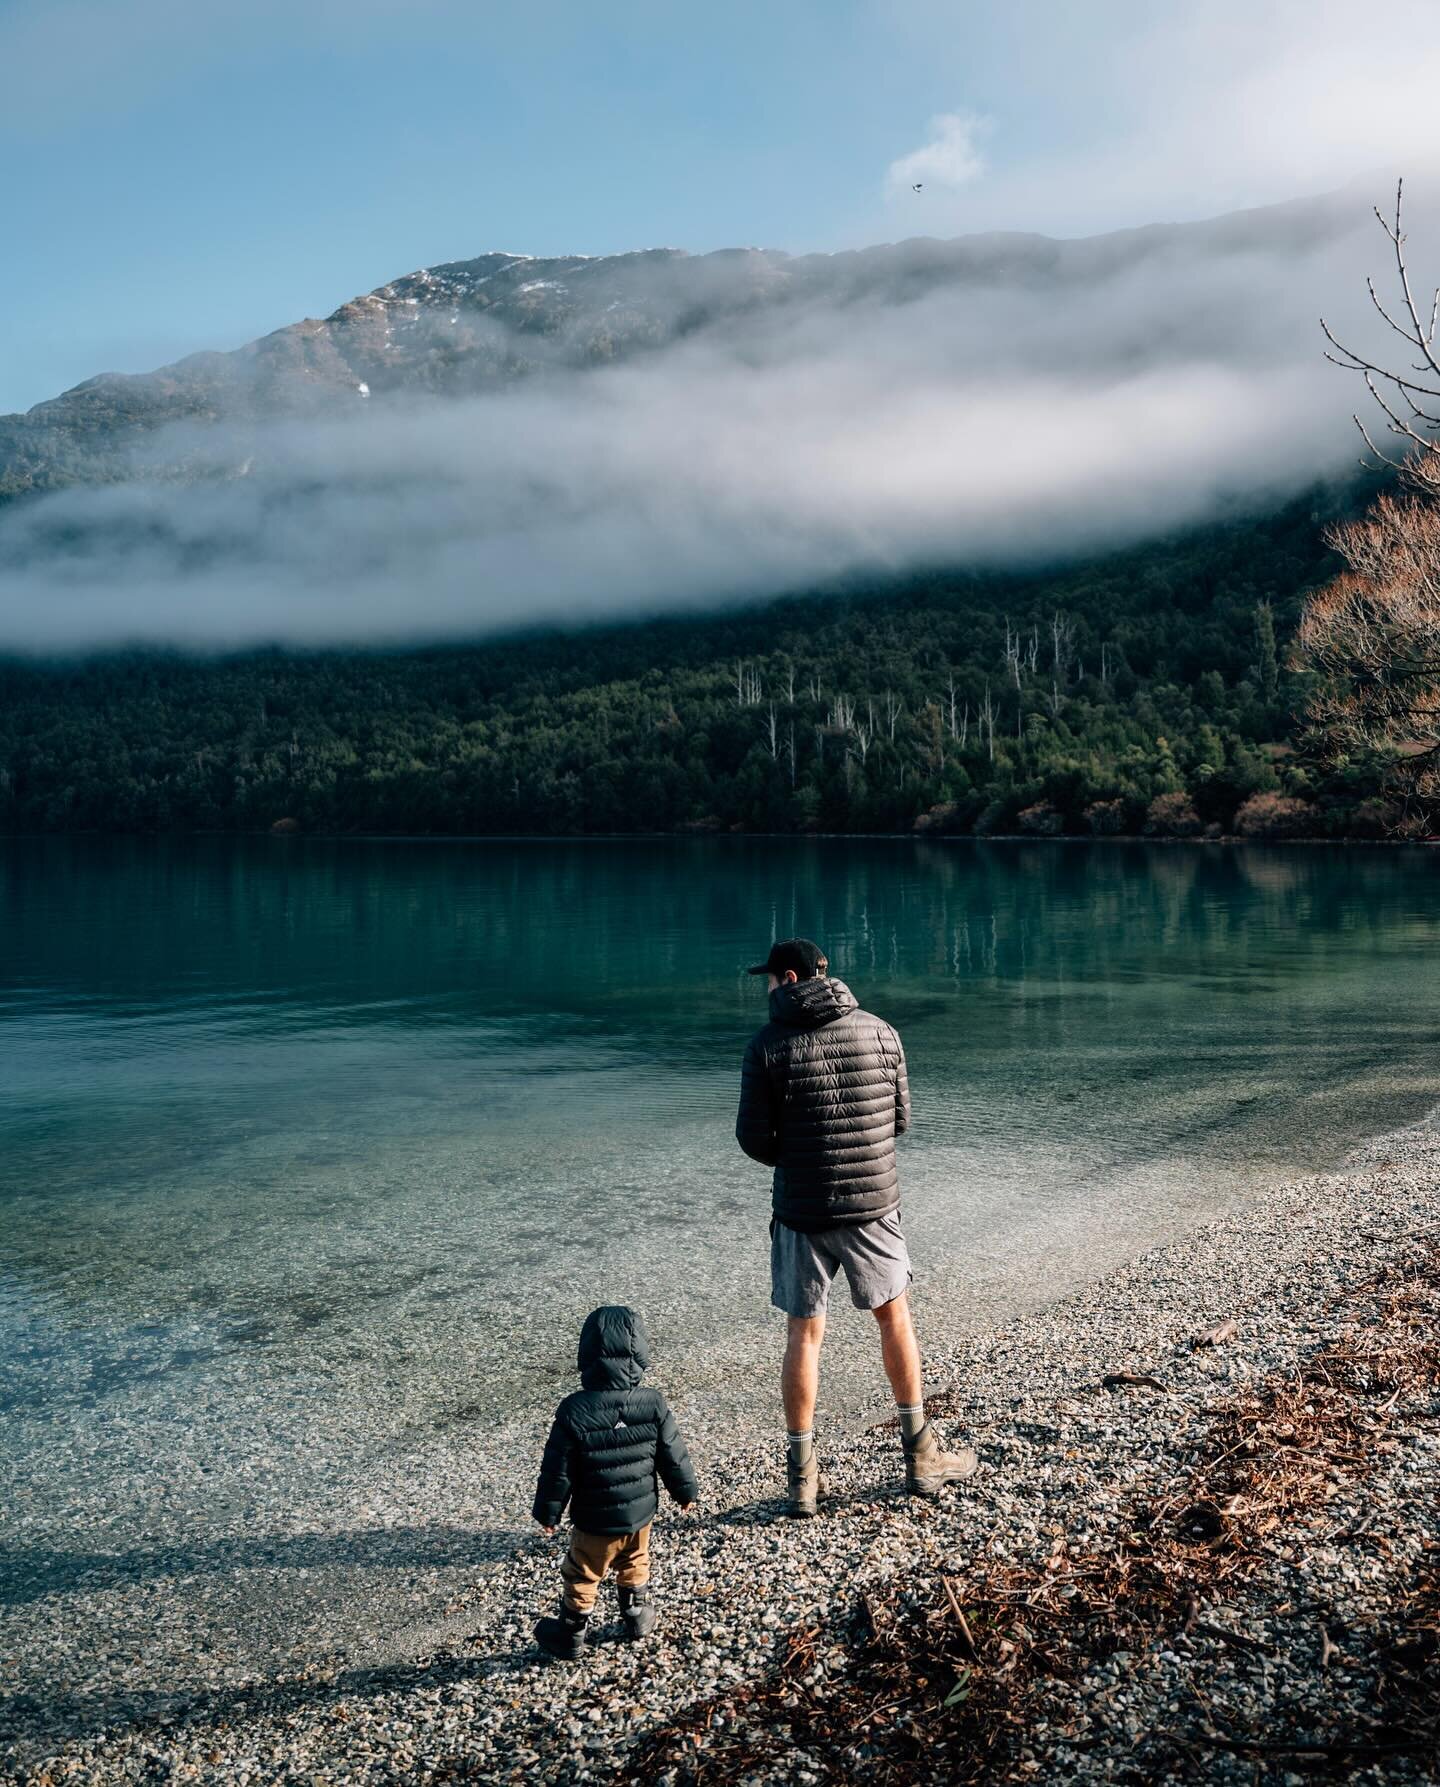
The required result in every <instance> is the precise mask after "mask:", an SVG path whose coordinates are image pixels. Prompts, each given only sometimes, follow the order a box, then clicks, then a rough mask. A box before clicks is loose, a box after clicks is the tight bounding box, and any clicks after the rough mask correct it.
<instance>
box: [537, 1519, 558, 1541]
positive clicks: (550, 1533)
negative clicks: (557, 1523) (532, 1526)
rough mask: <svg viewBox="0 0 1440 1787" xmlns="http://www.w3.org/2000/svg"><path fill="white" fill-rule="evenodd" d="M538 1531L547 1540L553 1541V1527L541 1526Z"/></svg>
mask: <svg viewBox="0 0 1440 1787" xmlns="http://www.w3.org/2000/svg"><path fill="white" fill-rule="evenodd" d="M537 1524H538V1522H537ZM540 1531H541V1532H542V1533H544V1535H545V1537H546V1538H547V1539H553V1538H554V1536H555V1528H554V1527H553V1526H542V1527H541V1528H540Z"/></svg>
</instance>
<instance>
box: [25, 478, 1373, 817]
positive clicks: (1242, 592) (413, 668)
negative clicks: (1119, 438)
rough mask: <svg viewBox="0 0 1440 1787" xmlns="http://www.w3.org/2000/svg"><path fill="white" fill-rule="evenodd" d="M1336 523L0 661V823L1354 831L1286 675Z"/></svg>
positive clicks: (1252, 525) (1281, 520)
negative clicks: (716, 599) (584, 625)
mask: <svg viewBox="0 0 1440 1787" xmlns="http://www.w3.org/2000/svg"><path fill="white" fill-rule="evenodd" d="M1335 508H1336V499H1334V498H1326V497H1319V496H1314V495H1312V496H1311V497H1309V498H1307V499H1306V500H1305V501H1303V502H1298V503H1295V504H1292V505H1290V506H1289V507H1288V508H1286V509H1284V510H1283V511H1281V512H1280V513H1278V514H1276V515H1274V516H1272V517H1269V518H1267V519H1264V520H1251V521H1246V522H1234V523H1230V524H1226V525H1217V526H1212V527H1209V528H1207V529H1204V530H1202V531H1198V532H1195V533H1193V534H1191V535H1188V536H1186V537H1183V538H1180V539H1177V540H1173V541H1171V542H1168V543H1165V544H1162V545H1158V546H1149V547H1146V548H1144V549H1142V550H1134V551H1130V552H1126V553H1124V554H1120V555H1115V556H1110V557H1106V558H1101V559H1096V560H1092V561H1090V562H1087V563H1084V564H1080V565H1072V566H1069V567H1066V568H1064V569H1060V570H1057V571H1054V572H1052V573H1048V574H1044V575H1040V574H1034V575H1028V576H1025V577H1016V576H1007V577H999V576H992V577H981V576H963V575H958V576H957V575H949V576H947V575H941V574H938V573H937V574H934V575H929V576H912V577H909V578H907V579H906V580H905V581H904V582H903V583H901V584H898V585H894V586H891V587H887V588H883V589H877V588H868V589H863V590H862V589H851V590H845V591H843V592H834V591H832V592H828V593H820V594H816V595H813V596H809V597H806V598H803V599H802V598H794V599H789V600H786V601H784V602H780V603H777V604H773V605H771V606H768V607H763V608H751V609H746V610H744V611H742V612H737V613H731V614H728V615H725V616H721V617H713V616H712V617H707V618H700V619H693V618H692V619H667V620H661V621H654V622H650V623H645V624H638V623H637V624H632V625H628V626H623V627H612V628H607V629H605V630H595V631H588V632H580V633H575V634H569V635H558V634H556V635H544V636H533V635H532V636H527V637H520V636H515V637H511V638H508V639H505V640H502V641H499V642H492V643H487V644H484V645H476V646H471V647H447V648H444V649H439V648H435V649H426V650H415V651H406V652H402V651H387V652H384V653H362V652H356V651H344V652H341V651H330V652H317V653H313V654H308V655H297V654H293V653H284V654H282V653H280V652H256V653H249V654H246V655H244V656H238V657H230V658H219V659H216V658H211V659H196V658H187V657H185V656H181V655H161V654H155V653H145V654H129V655H121V656H109V657H103V658H92V659H89V660H86V661H76V662H73V663H68V664H59V663H55V664H40V663H36V662H27V661H24V660H19V659H12V660H9V661H7V662H5V663H3V665H0V697H3V708H0V826H3V828H4V829H5V830H7V831H11V832H16V831H53V830H76V829H101V830H141V831H149V830H162V831H169V830H178V831H193V830H233V831H252V830H263V829H268V828H271V827H274V826H276V825H277V824H279V825H280V826H281V827H282V829H291V828H293V827H298V828H300V829H302V830H304V831H306V832H414V833H539V834H573V833H587V832H588V833H601V832H636V831H641V832H653V831H659V832H666V831H677V830H691V831H694V830H745V831H804V830H823V831H860V832H873V831H881V832H889V831H910V830H912V829H917V828H918V829H920V830H931V831H937V832H971V831H973V832H980V833H995V832H1008V831H1027V832H1034V833H1037V834H1047V833H1058V832H1065V833H1076V834H1089V833H1097V834H1105V833H1132V834H1133V833H1144V832H1148V833H1150V834H1151V835H1155V834H1168V835H1194V834H1196V833H1198V832H1201V831H1202V830H1204V829H1206V828H1209V829H1211V830H1212V831H1225V832H1230V831H1234V830H1239V831H1240V832H1242V833H1248V834H1252V835H1272V836H1274V835H1280V836H1284V835H1339V834H1352V835H1361V836H1366V835H1372V836H1373V835H1376V834H1378V833H1380V832H1382V831H1383V830H1385V829H1386V826H1387V815H1386V813H1385V810H1384V808H1383V805H1382V803H1381V802H1380V800H1379V799H1378V798H1377V797H1376V789H1377V787H1378V782H1377V780H1376V778H1375V776H1374V774H1373V766H1367V765H1364V764H1355V765H1352V766H1351V767H1350V768H1349V770H1348V771H1346V772H1344V773H1342V774H1341V775H1339V776H1336V775H1335V774H1334V773H1331V774H1328V775H1322V773H1321V772H1320V771H1318V770H1317V769H1316V768H1315V767H1313V766H1312V765H1311V764H1310V763H1309V762H1308V761H1307V758H1306V755H1305V752H1304V748H1303V738H1302V737H1301V736H1300V731H1299V727H1298V723H1297V720H1296V717H1295V714H1296V706H1297V701H1298V699H1299V696H1300V694H1301V691H1300V689H1299V688H1298V687H1297V686H1296V681H1295V679H1294V678H1292V677H1291V676H1290V675H1289V674H1288V673H1287V671H1286V668H1285V655H1286V644H1287V641H1288V638H1289V636H1290V634H1291V632H1292V630H1293V627H1294V624H1295V620H1296V617H1297V615H1298V611H1299V606H1300V602H1301V599H1302V597H1303V595H1304V593H1305V592H1306V591H1307V590H1308V589H1310V588H1312V587H1314V586H1315V585H1316V584H1317V583H1318V582H1320V581H1321V580H1323V579H1324V578H1325V577H1326V576H1327V575H1328V574H1329V571H1330V570H1331V563H1330V559H1329V555H1328V553H1327V550H1326V548H1325V546H1324V543H1323V539H1322V528H1323V524H1324V522H1325V520H1326V519H1327V518H1328V517H1329V516H1330V515H1332V514H1333V513H1334V512H1335Z"/></svg>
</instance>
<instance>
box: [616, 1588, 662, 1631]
mask: <svg viewBox="0 0 1440 1787" xmlns="http://www.w3.org/2000/svg"><path fill="white" fill-rule="evenodd" d="M616 1592H617V1594H618V1595H619V1596H620V1617H621V1619H623V1620H624V1622H625V1636H626V1637H627V1638H628V1639H629V1640H630V1642H631V1643H632V1644H633V1643H634V1642H635V1640H636V1639H637V1638H648V1637H649V1635H650V1634H651V1633H652V1632H653V1631H654V1630H655V1609H654V1607H653V1606H651V1604H650V1590H649V1587H648V1586H647V1587H645V1588H622V1589H618V1590H617V1591H616Z"/></svg>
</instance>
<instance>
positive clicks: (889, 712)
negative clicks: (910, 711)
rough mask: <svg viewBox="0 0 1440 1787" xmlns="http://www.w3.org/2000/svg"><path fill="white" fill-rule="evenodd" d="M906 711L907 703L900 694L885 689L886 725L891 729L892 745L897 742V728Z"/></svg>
mask: <svg viewBox="0 0 1440 1787" xmlns="http://www.w3.org/2000/svg"><path fill="white" fill-rule="evenodd" d="M904 711H905V703H904V702H903V701H902V700H901V699H900V697H899V696H898V695H896V694H894V693H893V692H892V691H891V690H889V689H887V690H886V691H885V725H886V728H887V730H888V731H889V734H890V742H891V744H892V745H893V744H894V742H895V728H896V726H897V725H898V724H899V721H900V716H901V714H903V713H904Z"/></svg>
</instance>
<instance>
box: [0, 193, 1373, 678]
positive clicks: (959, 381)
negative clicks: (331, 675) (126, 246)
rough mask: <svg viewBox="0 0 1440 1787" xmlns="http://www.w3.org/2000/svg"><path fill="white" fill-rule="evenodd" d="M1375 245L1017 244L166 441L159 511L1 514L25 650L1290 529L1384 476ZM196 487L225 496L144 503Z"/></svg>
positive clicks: (448, 613) (1303, 233)
mask: <svg viewBox="0 0 1440 1787" xmlns="http://www.w3.org/2000/svg"><path fill="white" fill-rule="evenodd" d="M1287 218H1288V221H1287ZM1364 223H1365V219H1364V213H1363V207H1361V206H1358V205H1356V206H1350V205H1347V206H1345V207H1343V209H1342V210H1341V211H1340V212H1338V213H1335V214H1331V213H1328V212H1326V213H1324V214H1321V213H1318V212H1313V211H1306V212H1304V213H1297V214H1295V215H1293V216H1291V215H1290V214H1286V213H1281V214H1277V218H1276V219H1271V220H1262V222H1261V223H1260V224H1258V225H1256V226H1254V227H1250V226H1242V225H1241V224H1239V223H1235V222H1233V221H1232V222H1231V223H1230V224H1227V225H1225V226H1222V227H1219V228H1217V229H1215V230H1212V231H1210V232H1208V233H1207V232H1201V233H1199V234H1198V235H1196V234H1190V233H1187V232H1184V231H1178V232H1171V233H1163V232H1162V233H1160V234H1158V235H1150V236H1144V237H1142V238H1140V239H1138V240H1134V241H1128V242H1120V243H1118V244H1117V243H1115V242H1112V243H1109V244H1105V243H1093V244H1086V243H1080V244H1073V245H1071V254H1070V258H1069V259H1065V260H1062V261H1057V262H1056V264H1055V266H1054V267H1051V265H1050V261H1049V259H1048V258H1047V257H1049V256H1050V255H1051V252H1052V250H1053V251H1055V253H1056V254H1058V252H1059V251H1058V249H1057V247H1056V245H1053V244H1052V245H1048V246H1047V245H1044V244H1041V245H1039V246H1036V245H1034V244H1031V245H1029V246H1028V247H1024V246H1022V247H1017V248H1015V249H1014V251H1013V256H1012V252H1011V250H1010V249H1009V248H1008V247H1006V246H1004V245H1002V248H1001V249H999V250H996V252H995V255H994V257H992V258H991V259H989V260H986V261H982V262H980V263H977V266H978V270H975V271H972V273H971V275H969V276H967V277H963V278H961V277H956V278H953V279H950V280H948V281H947V282H945V283H943V284H941V285H940V286H938V287H934V286H932V287H931V288H929V289H925V290H924V291H923V293H922V295H920V296H918V297H915V296H911V295H910V291H911V287H910V286H909V285H908V284H907V281H906V279H905V278H903V277H898V276H897V278H896V280H895V281H893V282H892V285H891V286H890V287H887V289H886V290H885V292H884V294H883V295H878V296H877V295H874V294H871V295H869V296H867V297H864V298H863V299H862V300H859V301H851V302H846V303H835V302H828V301H827V302H811V303H806V304H803V305H795V306H790V307H786V306H784V305H780V306H777V307H775V308H774V309H771V310H762V311H751V312H748V313H747V314H746V315H745V316H744V317H743V318H742V319H741V320H739V321H736V320H734V319H733V318H732V320H731V321H730V322H729V323H727V324H725V325H724V326H719V325H717V326H714V327H712V328H710V329H708V330H702V331H700V332H698V333H695V334H692V335H690V336H689V337H687V338H686V339H684V340H682V341H680V342H678V343H675V344H673V345H671V346H669V347H667V348H663V349H661V350H659V351H656V352H654V353H653V354H651V355H649V356H648V357H645V358H641V359H635V360H633V361H631V362H629V363H627V364H622V365H618V366H614V367H611V368H608V369H605V370H603V371H586V372H578V371H573V370H565V369H563V368H560V367H554V368H552V369H550V370H548V371H545V372H543V373H541V374H539V375H538V376H536V377H535V378H534V379H533V380H531V381H530V382H528V383H522V384H520V385H517V386H514V387H512V388H510V389H507V390H504V391H502V392H501V393H499V394H497V395H491V396H483V397H473V398H467V399H463V400H450V401H442V400H436V399H432V400H428V401H425V402H409V403H401V402H397V401H395V400H394V399H388V400H386V399H381V398H378V397H377V398H373V399H372V400H371V401H369V402H368V403H366V402H362V401H358V400H357V401H356V403H355V405H354V408H353V411H350V412H348V413H346V414H345V415H343V416H339V417H332V418H329V419H324V420H316V421H295V420H292V421H288V422H284V423H275V424H271V425H264V424H261V425H253V426H248V427H246V428H244V429H243V430H242V429H239V428H226V427H211V428H208V429H199V428H192V429H180V430H171V431H167V432H166V433H165V434H163V435H161V436H157V437H152V439H151V441H150V443H149V444H148V446H147V448H146V449H145V456H144V461H143V462H142V461H139V460H137V464H136V467H135V470H136V472H137V474H142V475H138V476H137V478H136V479H135V480H134V481H132V482H128V483H121V484H117V485H113V486H110V487H107V488H105V489H85V490H71V491H67V492H63V493H60V494H57V495H54V496H50V497H47V498H44V499H40V500H36V501H30V502H25V503H20V504H16V505H14V506H12V507H11V508H10V509H9V510H8V511H6V512H4V513H0V587H3V592H4V598H3V607H0V644H3V645H4V646H6V647H10V648H17V647H18V648H22V649H40V650H49V649H69V648H76V649H81V648H90V647H95V646H108V645H119V644H123V643H133V642H142V641H171V642H181V643H186V644H191V645H195V646H202V647H233V646H241V645H247V644H253V643H258V642H261V641H271V640H274V641H283V642H289V643H322V642H328V641H334V642H346V641H348V642H361V641H364V642H371V641H382V640H383V641H400V640H419V639H437V638H458V637H479V636H483V635H486V634H489V633H493V632H495V631H497V630H501V629H506V628H512V627H515V626H517V625H525V624H530V623H534V622H545V621H554V622H559V623H569V622H574V621H581V620H592V619H597V618H606V617H615V616H622V615H628V616H634V615H644V614H650V613H658V612H674V611H677V610H681V609H684V608H687V607H691V608H693V607H699V606H704V605H714V604H721V603H726V602H732V601H735V600H738V599H743V598H747V597H756V596H761V595H768V594H771V593H775V592H779V591H783V590H790V589H803V588H806V587H813V586H814V585H816V584H818V583H821V582H823V581H825V580H827V579H831V578H835V577H838V576H842V575H846V574H853V573H859V574H872V573H873V574H888V573H890V572H893V571H897V570H901V569H904V568H906V567H913V566H918V565H933V566H956V565H967V566H983V565H1026V564H1034V563H1037V562H1041V561H1053V560H1055V559H1057V558H1059V557H1063V556H1065V555H1067V554H1074V553H1080V552H1087V551H1091V550H1094V549H1099V548H1105V547H1109V546H1113V545H1117V544H1123V543H1126V542H1130V541H1135V540H1139V539H1142V538H1145V537H1148V536H1151V535H1155V534H1158V533H1161V532H1163V531H1165V530H1167V529H1171V528H1174V527H1177V526H1181V525H1184V524H1187V523H1191V522H1197V521H1201V520H1203V519H1205V518H1206V517H1208V516H1211V515H1214V514H1216V513H1217V512H1227V511H1232V510H1233V509H1234V508H1235V507H1236V506H1239V505H1247V504H1249V505H1254V504H1257V503H1263V502H1269V501H1273V500H1277V499H1279V498H1282V497H1284V496H1287V495H1289V494H1291V493H1293V492H1295V491H1297V490H1299V489H1301V488H1303V487H1304V486H1305V485H1306V484H1307V483H1309V482H1310V481H1312V480H1314V479H1317V478H1323V477H1327V476H1329V475H1331V474H1334V473H1337V472H1342V471H1344V470H1345V469H1346V468H1347V467H1350V466H1353V464H1354V460H1355V456H1356V447H1357V443H1356V441H1355V439H1354V437H1353V431H1352V429H1351V425H1350V423H1349V411H1350V409H1351V407H1353V405H1354V403H1355V401H1356V399H1357V392H1356V390H1355V389H1354V388H1353V387H1352V386H1351V384H1350V383H1349V382H1348V381H1347V380H1345V379H1344V378H1343V377H1342V375H1341V374H1340V373H1338V372H1336V371H1333V370H1332V369H1330V368H1328V367H1326V366H1325V365H1324V363H1323V361H1322V360H1321V357H1320V341H1319V336H1318V330H1317V327H1316V322H1315V318H1316V314H1317V312H1319V311H1320V310H1321V309H1322V308H1325V309H1326V310H1327V312H1329V313H1330V314H1333V315H1334V316H1335V317H1336V319H1337V321H1338V322H1339V325H1340V326H1341V327H1342V328H1345V329H1348V330H1349V331H1350V332H1351V333H1355V332H1357V331H1363V329H1364V327H1365V325H1364V324H1363V322H1362V320H1361V311H1362V307H1363V303H1364V295H1363V276H1364V273H1365V271H1366V270H1367V269H1368V268H1369V267H1372V266H1376V265H1377V264H1378V262H1379V260H1380V254H1379V251H1380V250H1382V249H1383V248H1384V243H1383V240H1382V239H1380V238H1379V236H1378V232H1375V231H1374V225H1373V223H1371V224H1370V226H1369V232H1366V233H1362V230H1363V228H1364ZM1371 232H1373V235H1374V239H1373V240H1372V234H1371ZM181 459H183V460H184V461H185V462H186V464H187V466H188V469H189V472H190V474H191V475H192V476H193V477H194V478H195V479H196V480H197V481H195V482H193V483H180V482H176V481H171V480H169V479H167V478H164V477H159V476H149V477H146V476H144V475H143V474H144V473H145V471H146V470H147V467H148V468H153V467H154V466H157V465H160V464H162V463H164V462H172V463H173V462H175V461H177V460H181Z"/></svg>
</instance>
